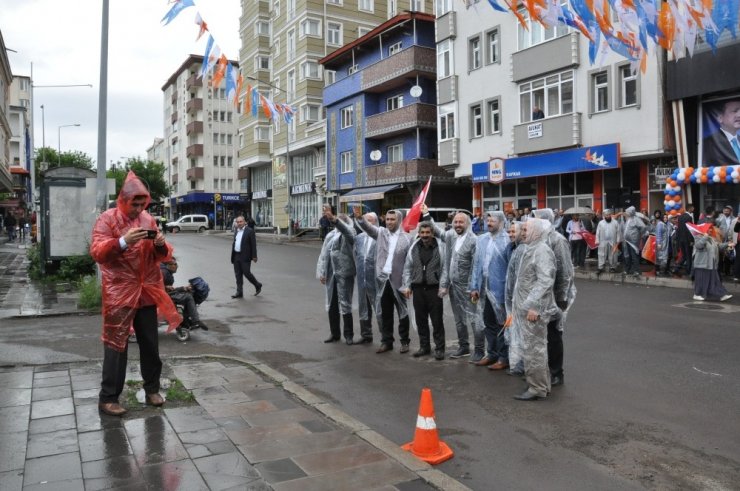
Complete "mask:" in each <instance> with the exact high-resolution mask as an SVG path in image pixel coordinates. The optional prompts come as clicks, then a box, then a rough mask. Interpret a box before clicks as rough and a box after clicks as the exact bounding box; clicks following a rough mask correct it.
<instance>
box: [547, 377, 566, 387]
mask: <svg viewBox="0 0 740 491" xmlns="http://www.w3.org/2000/svg"><path fill="white" fill-rule="evenodd" d="M564 383H565V377H564V376H563V375H560V376H557V375H554V376H553V377H552V380H551V381H550V386H551V387H557V386H558V385H563V384H564Z"/></svg>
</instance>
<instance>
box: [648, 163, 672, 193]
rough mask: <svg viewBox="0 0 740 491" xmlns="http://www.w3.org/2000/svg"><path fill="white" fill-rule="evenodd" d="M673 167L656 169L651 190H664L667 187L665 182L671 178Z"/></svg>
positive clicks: (652, 175)
mask: <svg viewBox="0 0 740 491" xmlns="http://www.w3.org/2000/svg"><path fill="white" fill-rule="evenodd" d="M672 172H673V167H656V168H655V170H654V172H653V174H651V176H650V177H651V180H650V189H655V190H658V189H659V190H662V189H663V188H664V187H665V180H666V179H667V178H668V177H670V176H671V173H672Z"/></svg>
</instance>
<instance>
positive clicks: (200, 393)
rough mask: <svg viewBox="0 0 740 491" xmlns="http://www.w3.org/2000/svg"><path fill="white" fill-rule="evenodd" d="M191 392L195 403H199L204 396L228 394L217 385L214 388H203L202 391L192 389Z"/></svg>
mask: <svg viewBox="0 0 740 491" xmlns="http://www.w3.org/2000/svg"><path fill="white" fill-rule="evenodd" d="M192 392H193V395H194V396H195V399H196V400H197V401H200V400H201V399H202V398H203V397H205V396H211V395H215V394H228V393H229V391H228V390H226V389H224V388H223V386H221V385H218V386H216V387H203V388H202V389H193V391H192Z"/></svg>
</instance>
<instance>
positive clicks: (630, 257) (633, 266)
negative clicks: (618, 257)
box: [622, 242, 640, 274]
mask: <svg viewBox="0 0 740 491" xmlns="http://www.w3.org/2000/svg"><path fill="white" fill-rule="evenodd" d="M622 245H623V247H622V252H623V253H624V272H625V273H627V274H632V273H639V272H640V255H639V254H638V253H637V251H636V250H635V248H634V247H632V246H631V245H630V244H628V243H627V242H624V243H623V244H622Z"/></svg>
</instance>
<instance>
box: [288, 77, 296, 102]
mask: <svg viewBox="0 0 740 491" xmlns="http://www.w3.org/2000/svg"><path fill="white" fill-rule="evenodd" d="M287 93H288V95H287V99H288V102H290V101H292V100H293V99H295V70H289V71H288V90H287Z"/></svg>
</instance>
